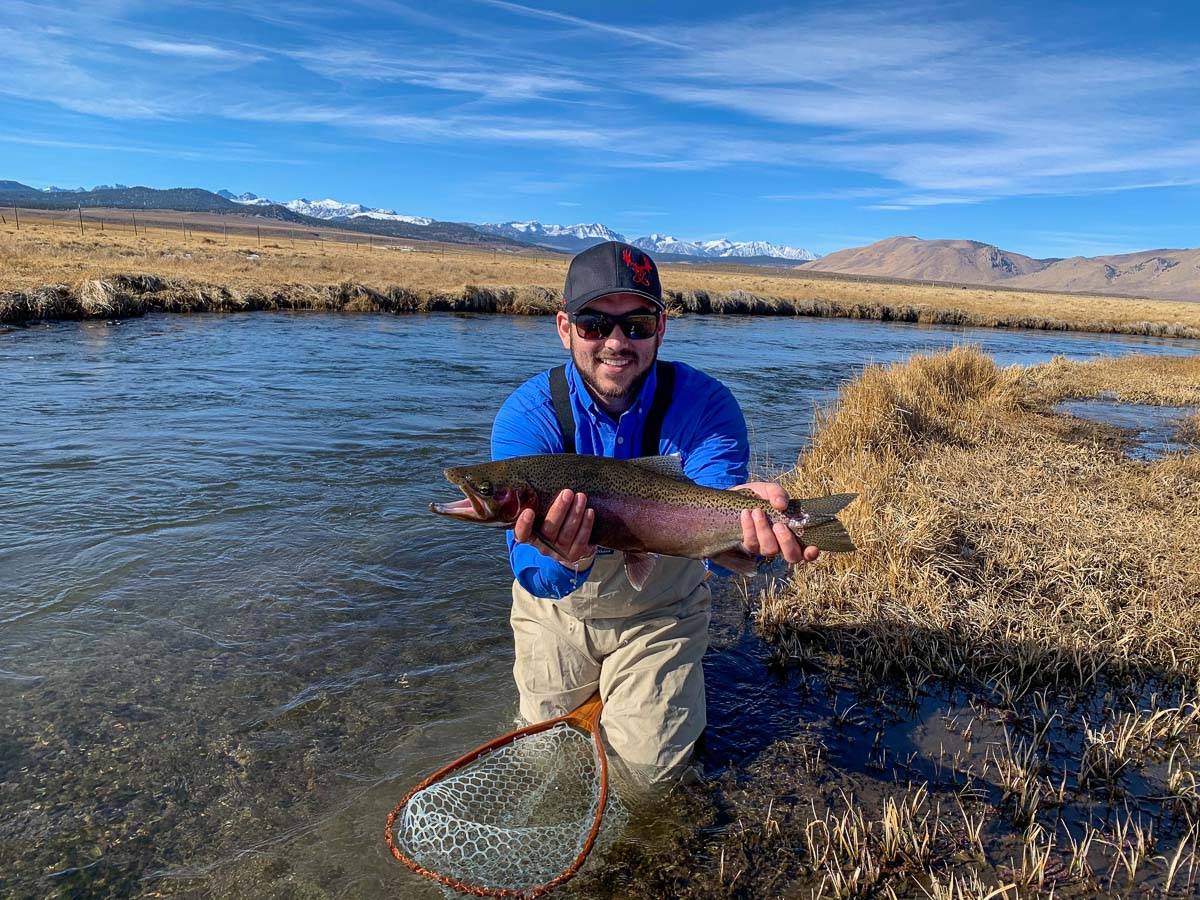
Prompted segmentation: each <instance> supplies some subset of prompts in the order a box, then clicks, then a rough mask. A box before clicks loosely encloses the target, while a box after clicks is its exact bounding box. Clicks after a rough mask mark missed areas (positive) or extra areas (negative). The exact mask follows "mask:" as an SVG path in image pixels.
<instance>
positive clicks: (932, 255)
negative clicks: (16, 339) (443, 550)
mask: <svg viewBox="0 0 1200 900" xmlns="http://www.w3.org/2000/svg"><path fill="white" fill-rule="evenodd" d="M0 205H16V206H24V207H32V208H41V209H70V208H71V207H73V206H76V205H78V206H86V207H89V208H92V207H104V208H116V209H131V208H132V209H170V210H185V211H194V212H214V213H225V214H228V213H241V214H245V215H253V216H263V217H269V218H273V219H278V220H282V221H287V222H292V223H294V224H296V225H299V226H309V227H313V226H317V225H326V224H329V223H336V224H337V225H338V227H339V228H344V229H349V230H352V231H359V232H363V233H370V234H381V235H388V236H391V237H399V238H406V239H412V240H432V241H444V242H448V243H461V244H484V245H487V246H506V247H510V248H513V249H516V248H521V247H524V248H528V247H530V246H531V245H532V246H539V247H545V248H549V249H554V250H557V251H560V252H562V251H565V252H569V253H575V252H578V251H579V250H582V249H585V248H587V247H590V246H592V245H594V244H597V243H600V242H601V241H606V240H625V238H624V236H623V235H621V234H619V233H618V232H615V231H613V230H612V229H610V228H608V227H606V226H604V225H601V224H596V223H594V224H581V225H545V224H542V223H540V222H506V223H502V224H471V223H459V222H439V221H437V220H435V219H430V218H427V217H424V216H412V215H404V214H400V213H396V212H395V211H394V210H390V209H382V208H378V207H367V206H364V205H362V204H359V203H343V202H341V201H337V200H315V201H312V200H306V199H298V200H288V201H285V202H283V203H278V202H275V201H272V200H269V199H266V198H263V197H258V196H256V195H255V194H251V193H244V194H236V195H235V194H233V193H232V192H230V191H225V190H223V191H218V192H215V193H214V192H212V191H207V190H203V189H201V188H173V189H170V190H157V189H154V188H146V187H126V186H124V185H113V186H109V185H98V186H97V187H95V188H93V189H91V190H83V189H80V190H72V189H62V188H47V189H45V190H39V189H38V188H33V187H30V186H29V185H26V184H22V183H20V182H18V181H3V180H0ZM629 243H632V244H635V245H637V246H639V247H641V248H643V249H645V250H647V251H648V252H651V253H653V254H654V256H655V259H657V260H659V261H660V262H688V263H696V262H704V263H718V264H725V263H739V264H743V265H771V266H776V267H780V266H788V267H791V268H795V269H799V270H801V271H814V272H828V273H840V274H846V275H867V276H877V277H882V278H902V279H911V280H916V281H936V282H946V283H950V284H955V285H968V284H970V285H993V286H997V287H1006V288H1018V289H1028V290H1042V291H1070V292H1078V293H1093V294H1124V295H1132V296H1140V297H1151V298H1158V299H1166V300H1196V301H1200V250H1166V249H1164V250H1143V251H1139V252H1136V253H1124V254H1117V255H1111V256H1097V257H1084V256H1075V257H1071V258H1069V259H1061V258H1048V259H1035V258H1033V257H1030V256H1025V255H1023V254H1020V253H1013V252H1011V251H1008V250H1002V249H1000V248H999V247H996V246H993V245H992V244H984V243H981V242H979V241H968V240H922V239H921V238H917V237H913V236H902V237H894V238H887V239H886V240H882V241H876V242H875V243H873V244H869V245H868V246H865V247H855V248H851V249H848V250H839V251H837V252H836V253H831V254H829V255H828V256H825V257H820V258H814V256H815V255H814V254H812V253H810V252H809V251H807V250H803V249H801V248H797V247H786V246H780V245H777V244H770V243H767V242H763V241H747V242H740V243H739V242H734V241H727V240H718V241H680V240H677V239H675V238H673V237H670V236H667V235H660V234H651V235H647V236H645V237H640V238H634V239H633V240H632V241H629Z"/></svg>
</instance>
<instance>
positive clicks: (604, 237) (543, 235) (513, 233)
mask: <svg viewBox="0 0 1200 900" xmlns="http://www.w3.org/2000/svg"><path fill="white" fill-rule="evenodd" d="M471 227H472V228H474V229H475V230H476V231H482V232H483V233H484V234H498V235H500V236H501V237H506V238H512V239H513V240H515V241H525V242H527V243H530V244H540V245H542V246H544V247H554V248H556V249H558V250H568V251H570V252H571V253H578V252H579V251H580V250H586V249H587V248H588V247H591V246H594V245H595V244H599V243H602V242H603V241H623V240H625V238H624V237H623V236H622V235H619V234H617V233H616V232H615V231H613V230H612V229H611V228H608V227H606V226H604V225H601V224H599V223H596V222H593V223H591V224H580V225H543V224H542V223H541V222H502V223H500V224H491V223H485V224H483V225H472V226H471Z"/></svg>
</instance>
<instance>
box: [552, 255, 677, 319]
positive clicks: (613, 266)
mask: <svg viewBox="0 0 1200 900" xmlns="http://www.w3.org/2000/svg"><path fill="white" fill-rule="evenodd" d="M607 294H637V295H638V296H639V297H645V298H646V299H647V300H649V301H650V302H651V303H653V304H654V305H655V306H657V307H658V308H659V309H663V308H664V306H663V299H662V285H661V284H659V282H658V267H657V266H656V265H654V260H652V259H651V258H650V257H649V256H647V255H646V254H645V252H643V251H642V250H639V249H638V248H637V247H634V246H632V245H630V244H622V243H621V242H620V241H605V242H604V243H603V244H597V245H596V246H594V247H588V249H586V250H584V251H583V252H582V253H579V254H577V255H576V256H575V258H574V259H573V260H571V267H570V268H569V269H567V284H566V287H564V288H563V309H565V310H566V311H567V312H569V313H577V312H579V310H581V309H583V308H584V307H585V306H587V305H588V304H589V303H591V302H592V301H593V300H595V299H597V298H599V297H603V296H605V295H607Z"/></svg>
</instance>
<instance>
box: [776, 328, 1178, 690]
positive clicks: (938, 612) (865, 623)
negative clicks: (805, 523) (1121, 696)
mask: <svg viewBox="0 0 1200 900" xmlns="http://www.w3.org/2000/svg"><path fill="white" fill-rule="evenodd" d="M1073 365H1074V364H1066V363H1063V362H1061V361H1059V362H1056V363H1053V364H1051V365H1050V366H1048V367H1044V368H1043V370H1042V371H1041V372H1040V375H1039V374H1038V373H1037V372H1035V373H1029V372H1024V371H1021V370H1019V369H1013V370H1003V369H1000V368H998V367H997V366H996V365H995V364H994V363H993V362H992V360H991V359H990V358H989V357H987V356H985V355H984V354H982V353H980V352H978V351H976V350H972V349H966V348H959V349H955V350H952V351H950V352H947V353H944V354H940V355H937V356H932V357H916V358H913V359H912V360H910V361H908V362H907V363H903V364H897V365H894V366H890V367H887V368H881V367H871V368H868V369H867V370H865V371H864V372H863V373H862V375H861V377H860V378H858V379H857V380H856V381H854V382H853V383H851V384H849V385H847V386H846V387H845V388H844V389H843V391H842V393H841V395H840V398H839V400H838V402H837V405H836V406H835V407H834V408H833V409H831V410H829V411H827V412H825V413H823V414H822V415H821V416H820V417H819V423H818V432H817V435H816V438H815V440H814V444H813V447H812V449H811V450H809V451H808V452H806V453H805V454H804V455H803V456H802V457H801V459H800V460H799V463H798V466H797V468H796V470H795V471H794V472H793V473H791V474H790V476H789V477H788V478H786V479H785V484H786V485H787V486H788V487H789V488H790V490H791V491H792V493H793V494H794V495H799V496H811V495H812V493H813V492H816V491H821V490H828V491H845V490H852V491H858V492H859V493H860V499H859V500H858V501H857V502H856V503H855V504H854V505H853V506H851V507H850V508H849V509H848V510H847V512H846V513H845V514H843V517H842V518H843V520H844V521H846V523H847V525H848V527H849V529H850V531H851V533H852V534H853V535H854V536H855V539H856V541H857V543H858V545H859V547H860V550H859V551H858V552H857V553H855V554H851V555H845V556H839V557H830V558H828V559H826V560H825V561H823V562H822V563H821V564H819V565H816V566H810V567H807V568H805V569H803V570H801V571H799V572H798V573H797V574H796V575H795V576H794V577H793V578H792V579H791V581H790V582H789V583H788V584H787V585H786V587H785V588H783V589H782V590H779V591H776V592H773V593H772V594H771V595H770V596H768V597H766V598H765V601H764V603H763V605H762V608H761V611H760V621H761V623H762V625H763V626H764V628H765V629H766V630H767V631H768V632H770V633H772V634H773V635H775V637H776V638H777V639H779V640H780V641H782V642H783V643H784V644H787V643H789V642H793V643H794V642H796V641H798V640H799V636H800V635H803V634H805V633H808V634H812V633H814V632H816V633H818V634H821V635H823V636H824V637H825V638H826V639H828V640H831V641H833V642H835V643H837V644H839V645H840V646H844V647H849V648H852V649H853V652H854V654H855V657H856V659H857V660H858V661H859V663H860V664H861V665H864V666H867V667H870V668H875V669H878V670H879V671H881V672H906V673H912V672H919V671H928V672H931V673H932V674H935V675H938V676H949V677H952V678H953V677H959V678H963V679H968V680H974V679H982V680H984V681H989V682H991V683H992V684H993V685H994V686H995V685H1003V686H1006V687H1004V688H1003V689H1004V690H1006V691H1007V692H1009V693H1015V694H1021V693H1025V692H1027V691H1029V690H1030V689H1031V688H1032V687H1033V686H1035V685H1037V684H1041V683H1050V684H1056V685H1059V686H1061V685H1062V684H1063V683H1064V682H1065V683H1070V684H1074V685H1078V686H1081V687H1088V686H1093V685H1094V684H1095V683H1097V681H1098V680H1099V678H1100V677H1101V675H1103V674H1105V673H1111V672H1116V671H1123V672H1131V671H1136V672H1144V673H1148V674H1149V673H1153V674H1157V675H1163V676H1164V677H1181V678H1196V677H1200V604H1198V603H1197V602H1196V600H1197V598H1198V597H1200V454H1196V453H1192V454H1181V455H1174V456H1171V457H1168V458H1164V459H1161V460H1158V461H1155V462H1151V463H1141V462H1135V461H1131V460H1129V459H1126V458H1125V457H1124V456H1123V455H1122V453H1121V452H1120V449H1119V447H1118V446H1115V445H1114V443H1113V442H1112V441H1104V440H1101V439H1098V435H1101V434H1103V430H1102V429H1096V430H1095V431H1093V430H1092V429H1090V428H1088V427H1086V426H1083V425H1081V424H1080V423H1078V422H1076V421H1074V420H1069V419H1064V418H1061V417H1058V416H1054V415H1052V414H1050V413H1049V412H1048V411H1047V410H1046V408H1045V397H1046V393H1047V392H1048V393H1051V394H1053V393H1061V392H1062V391H1065V390H1067V385H1068V384H1069V383H1070V382H1071V379H1072V377H1074V376H1078V377H1079V378H1081V379H1086V377H1088V376H1089V375H1096V383H1095V384H1093V393H1094V392H1095V391H1096V390H1101V389H1107V388H1101V387H1097V386H1096V385H1097V384H1100V385H1105V386H1108V387H1112V386H1117V385H1119V388H1118V389H1119V390H1120V391H1122V392H1123V393H1124V394H1125V395H1134V396H1137V397H1138V398H1139V399H1141V400H1143V401H1150V400H1154V399H1155V398H1157V399H1158V402H1167V403H1174V402H1179V400H1180V398H1181V397H1182V396H1184V395H1187V396H1194V394H1189V393H1188V391H1189V390H1190V391H1193V392H1194V390H1195V388H1196V384H1195V382H1194V381H1193V382H1191V384H1190V386H1189V384H1188V378H1189V377H1194V376H1192V375H1189V373H1190V372H1193V371H1194V367H1195V365H1196V363H1195V360H1187V359H1179V360H1172V361H1167V360H1159V359H1157V358H1155V359H1154V360H1143V361H1140V362H1139V361H1136V360H1135V361H1115V362H1111V363H1108V364H1095V365H1094V366H1093V367H1090V368H1089V367H1083V368H1081V369H1080V370H1078V371H1077V370H1074V369H1072V366H1073ZM1139 366H1141V368H1140V369H1139ZM1139 371H1140V372H1141V375H1140V376H1139V375H1138V373H1139ZM1164 372H1172V373H1174V374H1176V375H1178V378H1166V377H1164V374H1163V373H1164ZM1072 373H1073V374H1072ZM1097 373H1104V375H1103V377H1101V376H1100V375H1099V374H1097ZM1031 382H1033V384H1031ZM1083 383H1084V382H1083V381H1080V382H1079V383H1077V384H1076V386H1075V388H1074V390H1076V391H1082V387H1081V386H1080V385H1081V384H1083ZM1039 384H1040V386H1038V385H1039ZM1048 385H1053V386H1054V389H1053V390H1050V391H1047V386H1048ZM1010 699H1011V698H1010Z"/></svg>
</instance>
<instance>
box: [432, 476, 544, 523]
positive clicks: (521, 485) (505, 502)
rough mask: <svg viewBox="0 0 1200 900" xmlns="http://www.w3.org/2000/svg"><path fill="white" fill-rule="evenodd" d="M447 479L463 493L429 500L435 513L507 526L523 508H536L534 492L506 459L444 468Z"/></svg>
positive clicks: (469, 520) (468, 520) (535, 494)
mask: <svg viewBox="0 0 1200 900" xmlns="http://www.w3.org/2000/svg"><path fill="white" fill-rule="evenodd" d="M446 480H447V481H449V482H450V483H451V484H453V485H456V486H457V487H458V488H459V490H461V491H462V492H463V495H464V499H462V500H456V501H454V502H453V503H430V504H429V508H430V510H432V511H433V512H435V513H440V514H441V515H443V516H449V517H450V518H452V519H461V520H463V521H464V522H475V523H476V524H478V525H491V526H495V527H503V528H508V527H510V526H511V525H512V524H513V522H515V521H516V520H517V516H519V515H520V514H521V511H522V510H525V509H537V493H536V492H535V491H534V490H533V489H532V488H531V487H530V486H529V485H528V484H527V483H526V482H525V481H524V480H523V479H522V478H521V477H520V476H519V475H518V474H517V473H516V472H515V471H514V470H513V467H512V466H510V465H507V464H506V461H505V460H497V461H496V462H490V463H482V464H480V465H477V466H454V467H451V468H449V469H446Z"/></svg>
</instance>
